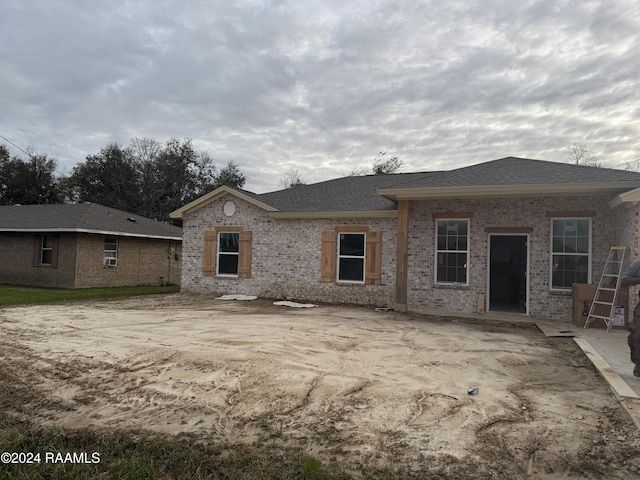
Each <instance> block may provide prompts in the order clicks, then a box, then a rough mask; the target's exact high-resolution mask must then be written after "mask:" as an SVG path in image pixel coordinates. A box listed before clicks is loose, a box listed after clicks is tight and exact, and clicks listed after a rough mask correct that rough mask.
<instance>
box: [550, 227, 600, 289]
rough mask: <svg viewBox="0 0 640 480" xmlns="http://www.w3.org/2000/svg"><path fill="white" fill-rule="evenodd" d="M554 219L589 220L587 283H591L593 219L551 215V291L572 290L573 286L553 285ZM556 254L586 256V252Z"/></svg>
mask: <svg viewBox="0 0 640 480" xmlns="http://www.w3.org/2000/svg"><path fill="white" fill-rule="evenodd" d="M554 220H575V221H579V220H587V221H588V222H589V248H588V249H587V250H588V253H587V254H586V255H587V256H588V258H587V283H591V269H592V268H593V267H592V261H593V258H592V257H593V255H592V250H593V221H592V220H593V219H592V218H591V217H551V218H550V219H549V291H551V292H565V293H566V292H570V291H571V287H563V288H559V287H554V286H553V255H554V252H553V222H554ZM556 255H571V256H576V257H577V256H584V255H585V254H584V253H575V254H572V253H569V254H564V253H557V254H556Z"/></svg>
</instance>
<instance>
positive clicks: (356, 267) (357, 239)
mask: <svg viewBox="0 0 640 480" xmlns="http://www.w3.org/2000/svg"><path fill="white" fill-rule="evenodd" d="M365 245H366V234H364V233H339V234H338V281H339V282H353V283H364V264H365Z"/></svg>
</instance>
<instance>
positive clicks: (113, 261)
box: [104, 257, 118, 267]
mask: <svg viewBox="0 0 640 480" xmlns="http://www.w3.org/2000/svg"><path fill="white" fill-rule="evenodd" d="M116 265H118V259H117V258H114V257H105V259H104V266H105V267H115V266H116Z"/></svg>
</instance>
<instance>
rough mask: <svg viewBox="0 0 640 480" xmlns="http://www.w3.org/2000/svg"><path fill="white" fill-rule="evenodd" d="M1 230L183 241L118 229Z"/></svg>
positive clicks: (7, 229) (6, 231) (167, 236)
mask: <svg viewBox="0 0 640 480" xmlns="http://www.w3.org/2000/svg"><path fill="white" fill-rule="evenodd" d="M0 232H5V233H92V234H96V235H113V236H117V237H135V238H151V239H154V240H177V241H182V237H176V236H174V235H159V234H147V233H131V232H120V231H118V230H97V229H92V228H64V227H58V228H44V227H43V228H5V227H2V228H0Z"/></svg>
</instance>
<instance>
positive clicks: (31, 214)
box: [0, 203, 182, 239]
mask: <svg viewBox="0 0 640 480" xmlns="http://www.w3.org/2000/svg"><path fill="white" fill-rule="evenodd" d="M0 231H5V232H8V231H13V232H25V231H69V232H72V231H75V232H79V231H80V232H92V233H102V232H109V233H112V234H118V235H123V236H135V237H148V238H169V239H180V238H182V229H181V228H180V227H176V226H175V225H171V224H168V223H163V222H158V221H155V220H151V219H149V218H146V217H142V216H140V215H134V214H132V213H128V212H123V211H122V210H116V209H115V208H109V207H105V206H103V205H99V204H97V203H79V204H55V205H6V206H0Z"/></svg>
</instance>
